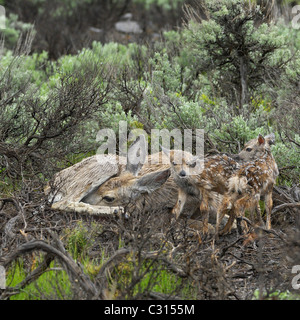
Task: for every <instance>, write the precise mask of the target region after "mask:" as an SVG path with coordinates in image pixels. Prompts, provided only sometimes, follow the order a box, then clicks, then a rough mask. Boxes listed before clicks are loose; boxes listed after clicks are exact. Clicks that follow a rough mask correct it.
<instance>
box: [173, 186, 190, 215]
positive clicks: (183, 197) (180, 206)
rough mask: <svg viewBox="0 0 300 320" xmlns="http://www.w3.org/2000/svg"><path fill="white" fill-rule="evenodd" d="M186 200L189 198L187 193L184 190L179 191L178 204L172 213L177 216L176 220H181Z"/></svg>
mask: <svg viewBox="0 0 300 320" xmlns="http://www.w3.org/2000/svg"><path fill="white" fill-rule="evenodd" d="M186 198H187V195H186V193H185V192H184V191H183V190H182V189H179V190H178V198H177V202H176V204H175V206H174V208H173V209H172V213H173V214H175V217H176V219H178V218H180V215H181V213H182V211H183V207H184V204H185V202H186Z"/></svg>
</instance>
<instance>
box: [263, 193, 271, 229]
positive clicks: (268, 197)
mask: <svg viewBox="0 0 300 320" xmlns="http://www.w3.org/2000/svg"><path fill="white" fill-rule="evenodd" d="M265 205H266V216H267V217H266V228H267V229H268V230H270V229H271V212H272V206H273V199H272V192H269V193H268V194H267V195H266V197H265Z"/></svg>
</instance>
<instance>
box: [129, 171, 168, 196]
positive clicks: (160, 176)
mask: <svg viewBox="0 0 300 320" xmlns="http://www.w3.org/2000/svg"><path fill="white" fill-rule="evenodd" d="M170 175H171V171H170V169H167V170H163V171H156V172H151V173H149V174H146V175H145V176H143V177H141V178H140V179H138V181H137V182H136V184H135V186H134V191H135V192H136V193H137V194H142V193H151V192H153V191H155V190H156V189H158V188H160V187H161V186H162V185H163V184H164V183H165V182H166V181H167V180H168V178H169V177H170Z"/></svg>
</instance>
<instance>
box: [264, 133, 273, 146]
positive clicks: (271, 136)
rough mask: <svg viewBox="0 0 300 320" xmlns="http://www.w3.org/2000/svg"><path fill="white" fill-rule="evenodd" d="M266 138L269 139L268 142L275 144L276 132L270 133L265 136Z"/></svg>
mask: <svg viewBox="0 0 300 320" xmlns="http://www.w3.org/2000/svg"><path fill="white" fill-rule="evenodd" d="M265 140H266V141H267V143H268V144H269V145H270V146H271V145H272V144H275V134H274V133H270V134H268V135H267V136H265Z"/></svg>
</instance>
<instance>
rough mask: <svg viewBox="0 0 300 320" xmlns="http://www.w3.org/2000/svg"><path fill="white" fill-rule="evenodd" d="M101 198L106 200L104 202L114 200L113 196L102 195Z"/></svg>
mask: <svg viewBox="0 0 300 320" xmlns="http://www.w3.org/2000/svg"><path fill="white" fill-rule="evenodd" d="M103 200H104V201H106V202H113V201H114V200H115V198H114V197H108V196H105V197H103Z"/></svg>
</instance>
